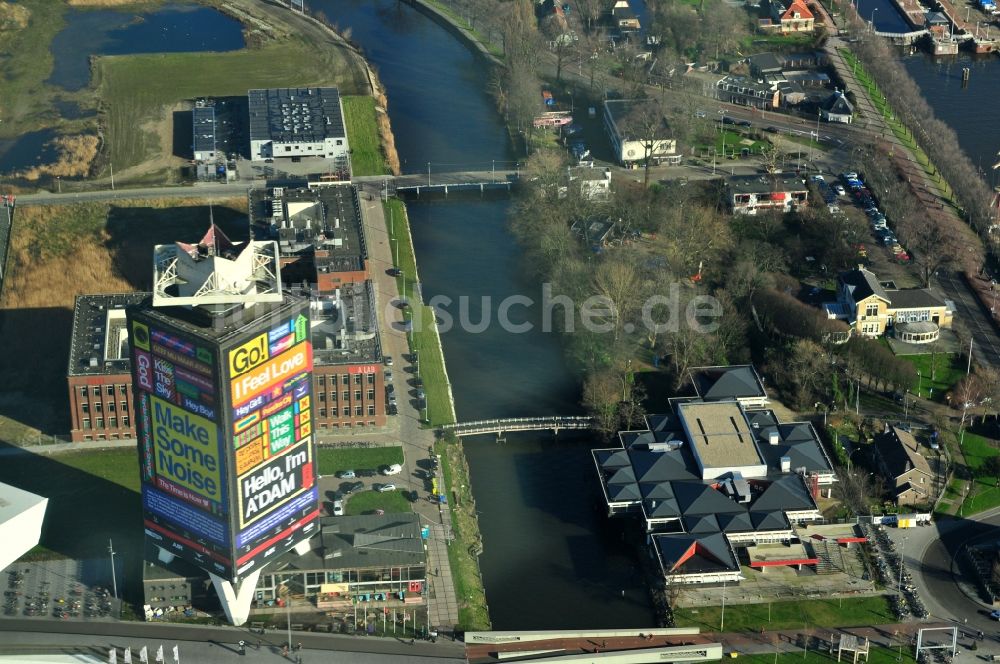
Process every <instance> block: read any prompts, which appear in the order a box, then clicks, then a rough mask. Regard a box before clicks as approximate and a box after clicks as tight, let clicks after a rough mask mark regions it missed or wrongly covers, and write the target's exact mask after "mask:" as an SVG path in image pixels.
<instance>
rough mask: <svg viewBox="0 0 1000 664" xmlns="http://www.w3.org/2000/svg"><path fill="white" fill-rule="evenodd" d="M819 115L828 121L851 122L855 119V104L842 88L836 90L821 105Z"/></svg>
mask: <svg viewBox="0 0 1000 664" xmlns="http://www.w3.org/2000/svg"><path fill="white" fill-rule="evenodd" d="M819 115H820V117H821V118H823V119H824V120H826V121H827V122H840V123H842V124H850V123H851V121H852V120H853V119H854V105H853V104H851V102H850V101H848V99H847V97H846V96H845V95H844V93H843V92H841V91H840V90H835V91H834V92H833V94H832V95H830V96H829V97H827V98H826V99H825V100H824V101H823V102H822V103H821V104H820V105H819Z"/></svg>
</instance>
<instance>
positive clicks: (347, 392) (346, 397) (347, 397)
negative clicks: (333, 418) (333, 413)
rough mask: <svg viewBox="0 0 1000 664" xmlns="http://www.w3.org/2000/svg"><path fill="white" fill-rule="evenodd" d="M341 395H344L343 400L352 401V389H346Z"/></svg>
mask: <svg viewBox="0 0 1000 664" xmlns="http://www.w3.org/2000/svg"><path fill="white" fill-rule="evenodd" d="M341 396H342V397H343V399H342V401H350V400H351V391H350V390H344V393H343V394H342V395H341Z"/></svg>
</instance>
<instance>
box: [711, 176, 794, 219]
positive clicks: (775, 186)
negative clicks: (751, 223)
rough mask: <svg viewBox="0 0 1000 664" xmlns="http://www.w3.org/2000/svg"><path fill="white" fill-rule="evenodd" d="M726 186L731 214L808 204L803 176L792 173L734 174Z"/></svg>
mask: <svg viewBox="0 0 1000 664" xmlns="http://www.w3.org/2000/svg"><path fill="white" fill-rule="evenodd" d="M726 186H727V189H728V190H729V204H730V205H731V206H732V209H733V214H751V215H754V214H757V213H758V212H767V211H769V210H777V211H778V212H791V211H792V210H794V209H797V208H800V207H805V206H807V205H809V189H808V188H807V187H806V184H805V180H803V179H802V178H801V177H799V176H797V175H794V174H784V175H782V174H774V175H734V176H732V177H730V178H728V179H727V180H726Z"/></svg>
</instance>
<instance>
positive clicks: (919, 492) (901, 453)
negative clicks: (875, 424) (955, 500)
mask: <svg viewBox="0 0 1000 664" xmlns="http://www.w3.org/2000/svg"><path fill="white" fill-rule="evenodd" d="M875 460H876V462H877V463H878V467H879V470H881V471H882V475H883V476H884V477H885V480H886V482H887V483H888V486H889V489H890V491H892V492H893V496H894V498H895V500H896V503H897V504H898V505H901V506H902V505H926V504H929V503H931V502H933V485H934V473H933V472H932V471H931V467H930V464H928V463H927V459H925V458H924V456H923V455H922V454H921V453H920V444H919V443H918V442H917V439H916V438H914V437H913V434H912V433H910V432H909V431H906V430H904V429H900V428H898V427H894V426H889V427H887V428H886V430H885V432H884V433H882V434H881V435H879V436H876V438H875Z"/></svg>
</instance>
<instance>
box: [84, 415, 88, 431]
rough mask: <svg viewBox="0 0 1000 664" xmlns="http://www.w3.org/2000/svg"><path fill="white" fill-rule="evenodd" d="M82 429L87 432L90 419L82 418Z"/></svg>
mask: <svg viewBox="0 0 1000 664" xmlns="http://www.w3.org/2000/svg"><path fill="white" fill-rule="evenodd" d="M83 428H84V430H89V429H90V418H89V417H85V418H83Z"/></svg>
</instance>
